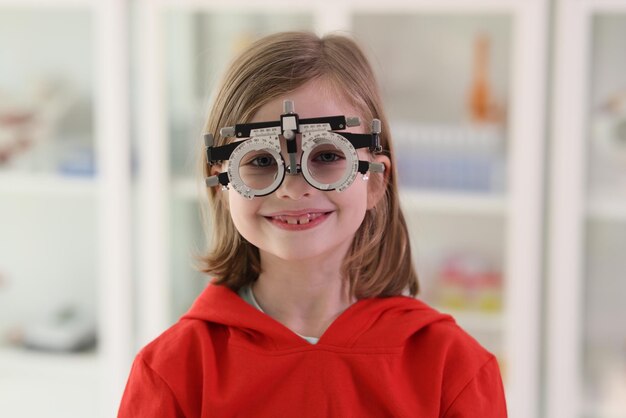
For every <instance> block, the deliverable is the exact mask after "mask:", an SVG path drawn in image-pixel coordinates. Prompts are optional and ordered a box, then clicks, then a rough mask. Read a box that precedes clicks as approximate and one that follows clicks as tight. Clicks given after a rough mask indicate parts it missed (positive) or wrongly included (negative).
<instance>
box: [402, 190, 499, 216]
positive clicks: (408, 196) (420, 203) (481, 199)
mask: <svg viewBox="0 0 626 418" xmlns="http://www.w3.org/2000/svg"><path fill="white" fill-rule="evenodd" d="M400 202H401V204H402V205H403V207H404V208H405V209H407V210H416V211H423V212H437V213H456V214H464V213H466V214H468V213H469V214H484V215H500V216H504V215H506V209H507V206H506V205H507V201H506V197H505V196H493V195H488V194H484V193H468V192H465V193H464V192H446V191H441V190H429V191H424V190H416V189H407V188H402V189H401V191H400Z"/></svg>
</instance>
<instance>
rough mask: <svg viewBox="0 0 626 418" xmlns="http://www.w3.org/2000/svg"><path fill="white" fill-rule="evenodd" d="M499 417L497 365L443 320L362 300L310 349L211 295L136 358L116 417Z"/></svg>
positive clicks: (225, 292)
mask: <svg viewBox="0 0 626 418" xmlns="http://www.w3.org/2000/svg"><path fill="white" fill-rule="evenodd" d="M131 417H136V418H151V417H159V418H167V417H186V418H196V417H203V418H204V417H254V418H263V417H271V418H277V417H298V418H302V417H305V418H306V417H315V418H319V417H340V418H344V417H359V418H361V417H421V418H431V417H432V418H435V417H445V418H460V417H466V418H470V417H471V418H474V417H475V418H503V417H506V406H505V400H504V393H503V388H502V381H501V378H500V372H499V370H498V364H497V362H496V359H495V358H494V356H493V355H491V354H490V353H488V352H487V351H485V350H484V349H483V348H482V347H481V346H480V345H479V344H478V343H477V342H476V341H475V340H474V339H473V338H472V337H470V336H469V335H468V334H466V333H465V332H464V331H463V330H461V329H460V328H459V327H458V326H457V325H456V324H455V322H454V321H453V319H452V318H451V317H450V316H448V315H442V314H440V313H438V312H436V311H435V310H433V309H431V308H430V307H428V306H427V305H425V304H424V303H422V302H420V301H418V300H416V299H413V298H409V297H404V296H397V297H390V298H373V299H363V300H360V301H358V302H356V303H355V304H353V305H352V306H350V307H349V308H348V309H346V310H345V311H344V312H343V313H342V314H341V315H340V316H339V317H338V318H337V319H336V320H335V321H334V322H333V323H332V324H331V325H330V327H329V328H328V329H327V330H326V332H325V333H324V334H323V335H322V337H321V338H320V340H319V342H318V343H317V344H315V345H312V344H310V343H308V342H307V341H305V340H304V339H302V338H301V337H299V336H298V335H296V334H295V333H294V332H292V331H291V330H289V329H288V328H286V327H285V326H283V325H282V324H280V323H279V322H277V321H276V320H274V319H272V318H271V317H270V316H268V315H266V314H264V313H263V312H260V311H259V310H257V309H256V308H254V307H252V306H251V305H249V304H248V303H247V302H245V301H244V300H243V299H241V298H240V297H239V295H237V293H235V292H233V291H232V290H230V289H228V288H226V287H224V286H217V285H209V286H208V287H207V288H206V290H205V291H204V292H203V293H202V294H201V295H200V297H199V298H198V299H197V300H196V302H195V303H194V305H193V306H192V307H191V309H190V310H189V312H188V313H187V314H186V315H185V316H183V317H182V318H181V320H180V321H179V322H178V323H176V324H175V325H174V326H172V327H171V328H170V329H168V330H167V331H165V332H164V333H163V334H162V335H161V336H159V337H158V338H157V339H156V340H155V341H153V342H152V343H150V344H149V345H148V346H146V347H145V348H144V349H143V350H141V352H140V353H139V354H138V355H137V358H136V359H135V362H134V364H133V367H132V370H131V373H130V377H129V380H128V384H127V386H126V390H125V392H124V396H123V398H122V403H121V406H120V410H119V414H118V418H131Z"/></svg>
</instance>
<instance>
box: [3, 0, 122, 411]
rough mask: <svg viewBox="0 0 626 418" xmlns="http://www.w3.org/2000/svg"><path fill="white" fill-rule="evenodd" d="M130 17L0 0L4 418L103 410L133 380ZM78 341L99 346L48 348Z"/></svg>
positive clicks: (110, 5)
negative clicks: (129, 377) (76, 349)
mask: <svg viewBox="0 0 626 418" xmlns="http://www.w3.org/2000/svg"><path fill="white" fill-rule="evenodd" d="M125 14H126V6H125V4H124V3H123V2H120V1H112V2H107V3H106V4H99V3H98V2H92V1H87V0H83V1H78V0H74V1H53V0H50V1H43V2H41V1H40V2H35V1H30V2H29V1H24V2H23V1H11V0H3V1H0V49H1V50H2V59H1V60H2V64H1V69H0V160H1V162H0V219H1V221H0V237H1V238H0V254H1V255H0V281H1V283H0V411H1V413H2V415H7V416H42V415H47V414H49V413H50V411H55V413H57V414H59V416H65V417H84V416H103V417H104V416H111V415H113V414H114V409H115V408H114V403H115V402H117V399H119V396H120V393H121V389H122V387H123V386H122V385H123V384H124V380H125V377H126V375H127V373H128V367H129V364H130V363H129V361H130V359H131V353H132V351H131V348H130V345H131V337H132V326H131V325H132V316H131V311H130V303H129V298H130V296H131V292H130V288H131V285H132V278H131V276H130V262H131V260H130V258H129V256H128V253H129V250H130V235H129V233H128V230H129V228H128V225H129V220H130V216H129V215H130V212H129V209H130V206H129V201H128V193H127V192H128V190H129V186H130V181H131V178H130V163H129V161H130V160H129V158H128V152H127V150H128V148H129V147H128V144H129V125H128V119H127V118H128V106H127V102H128V97H127V81H128V80H127V78H128V77H127V76H126V67H127V54H126V51H125V50H124V48H120V45H124V43H125V42H126V35H125V33H126V31H125V26H124V24H123V22H124V15H125ZM78 328H80V330H82V331H81V332H80V333H77V332H74V333H72V332H70V331H77V330H79V329H78ZM44 335H45V338H44ZM72 335H74V336H76V335H82V336H83V337H84V338H85V340H84V341H85V342H84V344H86V343H87V341H88V340H93V339H94V338H96V339H97V344H96V345H95V348H92V349H90V350H89V351H87V352H80V353H76V354H72V353H69V354H61V353H54V352H48V351H54V350H57V349H59V350H60V349H63V348H65V347H68V346H75V345H79V344H78V342H77V340H76V338H70V337H71V336H72ZM20 341H21V342H22V343H27V344H28V345H33V346H37V347H38V348H37V349H31V350H26V349H22V348H18V347H19V346H20V345H19V343H18V342H20ZM53 343H54V344H53ZM33 399H37V401H36V402H33Z"/></svg>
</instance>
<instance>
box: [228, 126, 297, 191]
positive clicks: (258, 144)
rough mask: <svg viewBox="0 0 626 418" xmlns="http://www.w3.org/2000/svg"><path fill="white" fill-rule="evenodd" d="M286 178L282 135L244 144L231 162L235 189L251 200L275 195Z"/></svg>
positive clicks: (254, 138)
mask: <svg viewBox="0 0 626 418" xmlns="http://www.w3.org/2000/svg"><path fill="white" fill-rule="evenodd" d="M284 174H285V165H284V163H283V160H282V157H281V156H280V140H279V138H278V135H268V136H263V137H252V138H250V139H247V140H244V141H241V143H240V144H239V145H238V146H237V147H236V148H235V149H234V150H233V152H232V154H231V155H230V159H229V160H228V178H229V180H230V183H231V185H232V187H233V189H235V190H236V191H237V192H238V193H239V194H241V195H242V196H244V197H246V198H248V199H252V198H253V197H254V196H265V195H267V194H270V193H272V192H273V191H274V190H276V189H277V188H278V186H280V183H281V182H282V180H283V176H284Z"/></svg>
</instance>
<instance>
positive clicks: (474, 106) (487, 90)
mask: <svg viewBox="0 0 626 418" xmlns="http://www.w3.org/2000/svg"><path fill="white" fill-rule="evenodd" d="M489 44H490V42H489V37H488V36H487V35H485V34H482V33H481V34H479V35H477V36H476V39H475V41H474V63H473V64H474V65H473V73H472V81H471V84H470V88H469V97H468V107H469V115H470V120H471V121H472V122H473V123H476V124H502V122H503V119H504V114H503V111H502V109H501V107H500V106H499V105H498V104H497V103H496V102H495V100H494V98H493V91H492V88H491V80H490V76H489V65H490V48H489V47H490V45H489Z"/></svg>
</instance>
